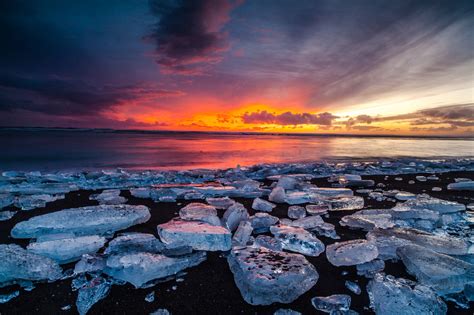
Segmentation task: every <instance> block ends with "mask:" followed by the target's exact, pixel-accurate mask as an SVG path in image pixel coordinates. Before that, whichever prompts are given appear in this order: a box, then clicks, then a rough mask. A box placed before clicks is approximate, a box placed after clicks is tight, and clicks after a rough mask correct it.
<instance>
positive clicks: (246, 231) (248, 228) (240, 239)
mask: <svg viewBox="0 0 474 315" xmlns="http://www.w3.org/2000/svg"><path fill="white" fill-rule="evenodd" d="M252 232H253V228H252V224H251V223H250V222H249V221H240V223H239V226H238V228H237V230H236V231H235V233H234V236H233V237H232V244H234V245H240V246H245V245H247V243H248V241H249V239H250V235H252Z"/></svg>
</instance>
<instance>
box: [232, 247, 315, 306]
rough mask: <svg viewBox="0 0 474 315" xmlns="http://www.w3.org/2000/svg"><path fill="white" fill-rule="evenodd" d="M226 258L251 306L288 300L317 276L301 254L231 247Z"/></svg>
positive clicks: (296, 296) (295, 297)
mask: <svg viewBox="0 0 474 315" xmlns="http://www.w3.org/2000/svg"><path fill="white" fill-rule="evenodd" d="M227 260H228V262H229V267H230V270H231V271H232V273H233V274H234V280H235V283H236V284H237V287H238V288H239V290H240V293H241V294H242V297H243V298H244V300H245V301H246V302H247V303H249V304H252V305H270V304H272V303H275V302H279V303H291V302H293V301H294V300H296V299H297V298H298V297H299V296H300V295H302V294H303V293H305V292H307V291H308V290H309V289H311V288H312V287H313V286H314V285H315V284H316V282H317V281H318V278H319V275H318V273H317V271H316V269H315V268H314V266H313V265H311V264H310V263H309V262H308V261H307V260H306V258H305V257H304V256H303V255H299V254H290V253H286V252H276V251H272V250H270V249H267V248H264V247H242V248H234V249H233V250H232V251H231V253H230V255H229V256H228V258H227Z"/></svg>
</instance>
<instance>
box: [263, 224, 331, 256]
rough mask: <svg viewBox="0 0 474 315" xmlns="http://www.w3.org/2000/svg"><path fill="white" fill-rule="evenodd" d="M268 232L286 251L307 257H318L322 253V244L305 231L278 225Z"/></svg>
mask: <svg viewBox="0 0 474 315" xmlns="http://www.w3.org/2000/svg"><path fill="white" fill-rule="evenodd" d="M270 232H271V233H272V234H273V235H274V236H275V238H276V239H277V240H279V241H280V242H281V243H282V244H283V248H284V249H286V250H289V251H292V252H297V253H300V254H303V255H307V256H319V254H321V253H322V252H324V244H323V243H322V242H321V241H320V240H319V239H318V238H317V237H316V236H314V235H313V234H312V233H310V232H308V231H306V230H305V229H302V228H297V227H291V226H285V225H279V226H272V227H270Z"/></svg>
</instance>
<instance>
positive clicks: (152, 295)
mask: <svg viewBox="0 0 474 315" xmlns="http://www.w3.org/2000/svg"><path fill="white" fill-rule="evenodd" d="M154 301H155V291H151V292H150V293H148V294H147V295H146V296H145V302H148V303H152V302H154Z"/></svg>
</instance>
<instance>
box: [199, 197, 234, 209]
mask: <svg viewBox="0 0 474 315" xmlns="http://www.w3.org/2000/svg"><path fill="white" fill-rule="evenodd" d="M206 202H207V203H208V204H210V205H211V206H213V207H215V208H216V209H227V208H229V207H230V206H232V205H233V204H235V201H234V200H232V199H230V198H229V197H221V198H206Z"/></svg>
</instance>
